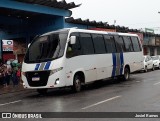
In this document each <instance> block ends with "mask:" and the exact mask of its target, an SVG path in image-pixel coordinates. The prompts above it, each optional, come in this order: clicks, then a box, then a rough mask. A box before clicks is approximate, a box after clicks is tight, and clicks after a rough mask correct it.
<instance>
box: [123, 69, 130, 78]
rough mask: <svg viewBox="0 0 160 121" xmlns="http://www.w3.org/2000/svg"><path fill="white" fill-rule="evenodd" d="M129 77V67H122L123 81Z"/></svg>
mask: <svg viewBox="0 0 160 121" xmlns="http://www.w3.org/2000/svg"><path fill="white" fill-rule="evenodd" d="M129 79H130V71H129V69H128V68H127V67H126V68H125V69H124V75H123V80H124V81H128V80H129Z"/></svg>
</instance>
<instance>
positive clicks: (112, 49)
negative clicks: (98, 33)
mask: <svg viewBox="0 0 160 121" xmlns="http://www.w3.org/2000/svg"><path fill="white" fill-rule="evenodd" d="M104 39H105V45H106V48H107V52H108V53H116V46H115V41H114V38H113V36H111V35H104Z"/></svg>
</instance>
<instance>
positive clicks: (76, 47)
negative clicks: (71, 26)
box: [66, 33, 81, 58]
mask: <svg viewBox="0 0 160 121" xmlns="http://www.w3.org/2000/svg"><path fill="white" fill-rule="evenodd" d="M70 36H76V43H75V44H73V45H71V44H70V43H68V47H67V53H66V57H67V58H71V57H74V56H78V55H81V45H80V42H79V33H72V34H71V35H70Z"/></svg>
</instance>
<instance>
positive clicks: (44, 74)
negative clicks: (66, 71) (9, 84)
mask: <svg viewBox="0 0 160 121" xmlns="http://www.w3.org/2000/svg"><path fill="white" fill-rule="evenodd" d="M49 75H50V71H37V72H35V71H34V72H26V78H27V81H28V84H29V86H31V87H39V86H46V85H47V82H48V78H49ZM33 78H39V80H38V81H33Z"/></svg>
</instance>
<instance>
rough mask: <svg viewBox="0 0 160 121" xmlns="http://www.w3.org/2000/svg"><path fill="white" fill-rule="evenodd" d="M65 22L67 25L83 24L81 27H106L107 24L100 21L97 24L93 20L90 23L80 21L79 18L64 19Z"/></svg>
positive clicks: (87, 20)
mask: <svg viewBox="0 0 160 121" xmlns="http://www.w3.org/2000/svg"><path fill="white" fill-rule="evenodd" d="M65 21H66V22H67V23H74V24H83V25H90V26H108V23H107V22H102V21H99V22H97V21H95V20H93V21H90V20H89V19H86V20H82V19H81V18H77V19H74V18H73V17H70V18H66V19H65Z"/></svg>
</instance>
